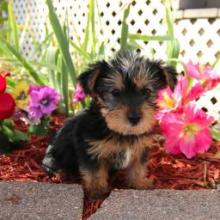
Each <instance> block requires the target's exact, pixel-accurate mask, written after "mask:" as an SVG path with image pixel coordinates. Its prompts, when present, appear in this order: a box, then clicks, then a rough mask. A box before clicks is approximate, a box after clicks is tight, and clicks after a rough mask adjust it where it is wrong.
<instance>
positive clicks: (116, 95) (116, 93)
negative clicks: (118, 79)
mask: <svg viewBox="0 0 220 220" xmlns="http://www.w3.org/2000/svg"><path fill="white" fill-rule="evenodd" d="M111 94H112V95H113V96H114V97H118V96H120V90H118V89H114V90H112V91H111Z"/></svg>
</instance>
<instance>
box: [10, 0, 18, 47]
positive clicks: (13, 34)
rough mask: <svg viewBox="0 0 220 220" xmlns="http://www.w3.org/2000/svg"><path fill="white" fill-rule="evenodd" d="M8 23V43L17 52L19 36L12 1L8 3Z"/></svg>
mask: <svg viewBox="0 0 220 220" xmlns="http://www.w3.org/2000/svg"><path fill="white" fill-rule="evenodd" d="M8 22H9V27H10V32H9V34H10V38H9V40H10V42H11V43H12V44H13V46H14V47H15V49H16V50H17V51H19V35H18V25H17V22H16V18H15V15H14V10H13V1H12V0H9V2H8Z"/></svg>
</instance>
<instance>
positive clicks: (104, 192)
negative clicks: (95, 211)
mask: <svg viewBox="0 0 220 220" xmlns="http://www.w3.org/2000/svg"><path fill="white" fill-rule="evenodd" d="M110 192H111V191H110V189H109V188H95V189H90V190H89V191H86V190H85V193H86V196H87V197H88V199H89V200H97V199H101V200H102V199H105V198H106V197H108V196H109V194H110Z"/></svg>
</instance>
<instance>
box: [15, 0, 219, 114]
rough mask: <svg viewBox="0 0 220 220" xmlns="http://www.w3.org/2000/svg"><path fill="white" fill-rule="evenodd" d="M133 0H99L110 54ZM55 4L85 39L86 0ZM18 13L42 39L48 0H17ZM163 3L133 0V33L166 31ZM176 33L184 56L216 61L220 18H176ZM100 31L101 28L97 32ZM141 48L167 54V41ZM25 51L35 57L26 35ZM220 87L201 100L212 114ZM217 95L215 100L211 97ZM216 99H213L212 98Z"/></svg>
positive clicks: (73, 34) (130, 21)
mask: <svg viewBox="0 0 220 220" xmlns="http://www.w3.org/2000/svg"><path fill="white" fill-rule="evenodd" d="M130 2H131V1H130V0H117V1H116V0H114V1H113V0H112V1H111V0H97V4H98V8H99V11H98V13H99V15H100V19H98V16H97V15H98V14H96V21H97V25H98V26H99V27H102V28H101V29H100V31H101V37H102V38H103V39H105V40H106V44H105V48H106V51H107V54H108V55H110V54H111V53H112V52H114V51H116V50H118V49H119V46H120V45H119V42H120V29H121V24H122V16H123V9H124V8H125V6H126V5H127V4H128V3H130ZM53 4H54V7H55V9H56V12H57V14H58V15H59V18H60V19H61V20H65V17H66V14H68V20H69V31H70V38H71V39H72V40H74V41H75V42H77V41H78V40H82V39H83V37H82V36H83V35H84V32H85V26H86V15H87V10H88V7H87V5H88V1H87V0H54V1H53ZM14 7H15V13H16V16H17V18H18V21H19V23H21V24H24V23H25V21H26V20H27V18H29V29H30V30H31V31H32V32H33V33H34V35H35V36H36V37H37V38H38V39H39V40H42V39H43V38H44V35H45V27H44V24H45V22H46V19H47V8H46V5H45V0H14ZM163 18H164V6H163V3H162V2H161V1H160V0H133V1H132V5H131V9H130V15H129V17H128V20H127V23H128V25H129V32H130V33H134V34H135V33H141V34H146V35H164V34H165V33H166V26H165V25H164V22H163ZM175 31H176V36H177V38H178V39H179V41H180V43H181V59H182V60H183V61H185V62H187V61H188V60H189V59H191V60H193V61H200V62H201V63H204V64H206V63H211V64H212V63H213V62H214V61H215V60H216V58H217V57H218V56H219V55H220V50H219V49H220V44H219V42H220V41H219V37H220V18H211V19H205V18H203V19H182V20H176V28H175ZM97 34H98V32H97ZM139 43H140V46H141V52H142V53H143V54H145V55H146V56H151V55H152V53H154V57H155V58H159V59H165V58H166V45H165V44H164V43H161V42H156V41H151V42H139ZM23 51H24V54H26V55H27V56H29V57H33V55H34V51H33V45H32V44H31V40H30V37H29V36H26V38H25V41H24V45H23ZM218 93H219V90H215V91H211V92H210V93H209V94H208V95H207V96H206V97H202V98H201V99H200V100H199V102H198V103H199V105H200V106H202V107H205V108H206V109H208V111H209V112H211V114H212V115H214V116H215V117H216V118H219V116H218V115H219V111H220V98H219V97H218ZM213 97H215V99H216V101H217V102H216V101H215V103H214V104H213V102H212V101H210V99H212V98H213ZM212 100H213V99H212Z"/></svg>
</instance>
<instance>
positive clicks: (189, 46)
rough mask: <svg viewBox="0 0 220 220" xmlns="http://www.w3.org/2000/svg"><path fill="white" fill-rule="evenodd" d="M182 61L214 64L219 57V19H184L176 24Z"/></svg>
mask: <svg viewBox="0 0 220 220" xmlns="http://www.w3.org/2000/svg"><path fill="white" fill-rule="evenodd" d="M176 26H177V28H176V36H177V38H178V39H179V40H180V42H181V55H182V58H183V60H184V61H186V62H187V61H188V60H189V59H192V60H194V61H199V62H201V63H203V64H207V63H210V64H212V63H214V62H215V60H216V59H217V58H218V57H219V56H220V44H219V39H220V19H219V18H218V19H213V18H212V19H184V20H179V21H177V23H176Z"/></svg>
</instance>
